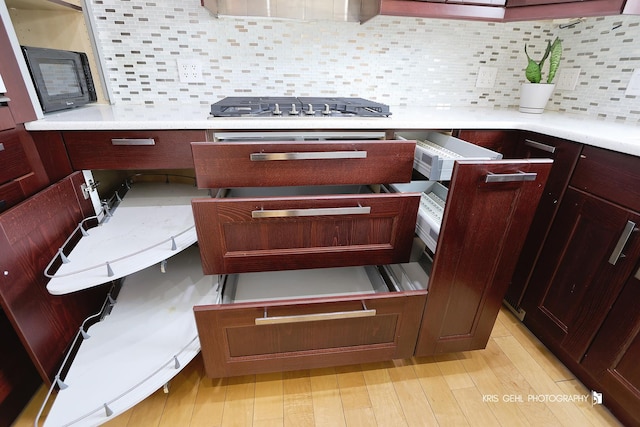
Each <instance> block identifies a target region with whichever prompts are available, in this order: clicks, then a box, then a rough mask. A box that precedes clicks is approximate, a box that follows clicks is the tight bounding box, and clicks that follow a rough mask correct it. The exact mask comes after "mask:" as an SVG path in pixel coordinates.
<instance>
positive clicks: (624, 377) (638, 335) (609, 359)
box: [581, 265, 640, 425]
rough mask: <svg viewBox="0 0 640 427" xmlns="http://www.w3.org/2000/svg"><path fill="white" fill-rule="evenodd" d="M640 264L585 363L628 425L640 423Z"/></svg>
mask: <svg viewBox="0 0 640 427" xmlns="http://www.w3.org/2000/svg"><path fill="white" fill-rule="evenodd" d="M638 301H640V265H637V266H636V270H635V274H634V275H633V276H631V277H630V278H629V279H628V280H627V282H626V284H625V285H624V287H623V289H622V291H621V292H620V295H619V296H618V299H617V300H616V302H615V303H614V304H613V306H612V307H611V311H610V312H609V315H608V316H607V318H606V319H605V321H604V322H603V324H602V326H601V327H600V329H599V330H598V333H597V334H596V336H595V338H594V339H593V343H592V344H591V347H589V350H588V351H587V354H586V355H585V356H584V359H583V360H582V362H581V366H582V367H583V368H584V369H585V370H587V372H589V374H590V375H591V376H593V377H594V378H595V379H596V381H597V383H598V387H599V388H598V391H601V392H604V402H605V404H606V405H607V406H610V407H613V408H614V412H615V413H616V415H617V416H618V417H619V418H620V420H621V421H622V422H624V423H625V424H627V425H640V405H638V402H640V369H638V361H640V310H638Z"/></svg>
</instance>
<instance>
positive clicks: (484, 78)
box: [476, 66, 498, 88]
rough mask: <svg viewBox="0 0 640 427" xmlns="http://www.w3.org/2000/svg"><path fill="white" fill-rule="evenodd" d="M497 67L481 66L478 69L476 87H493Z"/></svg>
mask: <svg viewBox="0 0 640 427" xmlns="http://www.w3.org/2000/svg"><path fill="white" fill-rule="evenodd" d="M497 75H498V69H497V68H496V67H485V66H482V67H480V68H479V69H478V78H477V79H476V87H485V88H489V87H493V86H494V85H495V84H496V77H497Z"/></svg>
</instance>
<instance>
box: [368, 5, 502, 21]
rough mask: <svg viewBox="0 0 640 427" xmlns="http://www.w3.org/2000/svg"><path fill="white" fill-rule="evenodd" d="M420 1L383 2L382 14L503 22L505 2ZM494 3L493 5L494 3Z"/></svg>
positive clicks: (381, 6)
mask: <svg viewBox="0 0 640 427" xmlns="http://www.w3.org/2000/svg"><path fill="white" fill-rule="evenodd" d="M497 1H498V4H496V2H495V1H494V0H471V1H466V0H459V1H455V2H454V1H433V2H431V1H418V0H381V1H380V14H381V15H394V16H417V17H421V18H447V19H470V20H478V21H502V20H503V19H504V13H505V10H504V7H502V6H504V0H497ZM492 2H493V3H492Z"/></svg>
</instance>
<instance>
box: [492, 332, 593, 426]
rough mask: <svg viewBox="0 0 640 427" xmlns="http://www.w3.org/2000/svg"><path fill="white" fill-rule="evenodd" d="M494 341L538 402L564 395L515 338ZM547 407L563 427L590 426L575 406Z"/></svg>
mask: <svg viewBox="0 0 640 427" xmlns="http://www.w3.org/2000/svg"><path fill="white" fill-rule="evenodd" d="M494 340H495V341H496V343H497V344H498V346H500V348H501V349H502V351H503V352H504V353H505V354H506V355H507V357H508V358H509V359H510V360H511V361H512V362H513V364H514V365H515V366H516V368H517V369H518V371H520V373H521V374H522V376H523V377H524V378H525V379H526V380H527V382H528V383H529V384H530V385H531V387H532V388H533V390H534V394H533V396H534V398H535V399H536V400H537V401H545V399H546V396H553V395H558V394H562V390H560V388H559V387H558V386H557V384H556V383H555V381H554V380H553V379H552V378H551V377H550V376H549V374H548V373H547V372H545V371H544V370H543V369H542V367H541V366H540V365H539V364H538V363H537V362H536V360H535V359H534V357H533V356H532V355H531V354H530V353H529V352H528V351H527V349H525V348H524V347H523V346H522V345H521V344H520V342H519V341H518V340H517V339H516V338H515V337H514V336H509V337H497V338H494ZM545 403H546V402H545ZM547 407H549V409H550V410H551V412H553V414H554V415H555V416H556V418H558V421H560V424H561V425H563V426H564V425H566V426H576V425H580V426H584V425H590V423H589V421H588V420H587V419H586V418H585V416H584V415H583V414H582V412H581V411H580V410H579V409H578V408H577V407H576V406H575V405H572V404H566V403H558V402H553V403H552V402H549V403H547Z"/></svg>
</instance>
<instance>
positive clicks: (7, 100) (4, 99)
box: [0, 96, 11, 103]
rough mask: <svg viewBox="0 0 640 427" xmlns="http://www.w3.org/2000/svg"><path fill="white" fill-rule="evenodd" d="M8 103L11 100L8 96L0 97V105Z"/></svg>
mask: <svg viewBox="0 0 640 427" xmlns="http://www.w3.org/2000/svg"><path fill="white" fill-rule="evenodd" d="M9 101H11V98H9V97H8V96H0V103H3V102H9Z"/></svg>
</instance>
